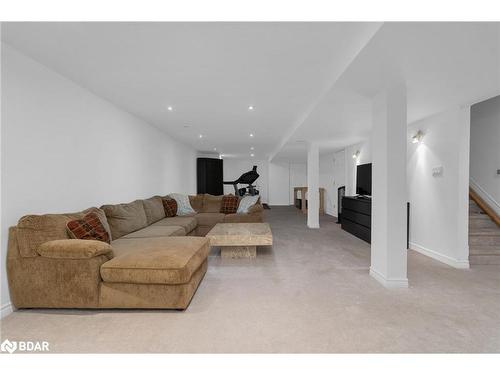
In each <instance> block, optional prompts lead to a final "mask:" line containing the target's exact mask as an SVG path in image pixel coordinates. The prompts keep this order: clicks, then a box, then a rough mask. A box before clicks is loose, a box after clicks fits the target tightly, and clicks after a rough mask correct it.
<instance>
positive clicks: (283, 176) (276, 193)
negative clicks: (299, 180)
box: [269, 162, 290, 206]
mask: <svg viewBox="0 0 500 375" xmlns="http://www.w3.org/2000/svg"><path fill="white" fill-rule="evenodd" d="M289 191H290V163H288V162H272V163H269V204H270V205H274V206H288V205H289V204H290V193H289Z"/></svg>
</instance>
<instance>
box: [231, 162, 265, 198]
mask: <svg viewBox="0 0 500 375" xmlns="http://www.w3.org/2000/svg"><path fill="white" fill-rule="evenodd" d="M268 164H269V163H268V162H267V160H256V159H253V158H251V159H250V158H249V159H224V162H223V173H224V181H234V180H236V179H237V178H238V177H240V176H241V175H242V174H243V173H245V172H248V171H250V170H251V169H252V168H253V166H254V165H256V166H257V173H258V174H259V178H258V179H257V181H255V183H254V185H255V186H256V187H257V189H258V190H259V194H260V196H261V201H262V203H268V202H269V191H268V190H269V177H268V176H269V172H268ZM240 187H243V185H240ZM224 194H234V188H233V185H224Z"/></svg>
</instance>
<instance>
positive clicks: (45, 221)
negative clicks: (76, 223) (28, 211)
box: [16, 212, 85, 257]
mask: <svg viewBox="0 0 500 375" xmlns="http://www.w3.org/2000/svg"><path fill="white" fill-rule="evenodd" d="M84 215H85V214H84V213H83V212H74V213H66V214H45V215H26V216H23V217H22V218H20V219H19V221H18V223H17V231H16V232H17V241H18V247H19V253H20V254H21V256H23V257H36V256H38V253H37V250H38V248H39V247H40V245H41V244H43V243H44V242H47V241H53V240H64V239H69V238H70V236H69V234H68V231H67V229H66V223H67V222H68V221H71V220H74V219H80V218H82V217H83V216H84Z"/></svg>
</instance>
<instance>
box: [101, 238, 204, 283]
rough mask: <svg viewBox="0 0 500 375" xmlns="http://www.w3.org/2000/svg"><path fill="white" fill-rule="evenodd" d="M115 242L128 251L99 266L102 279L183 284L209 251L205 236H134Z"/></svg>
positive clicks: (124, 281) (116, 281) (115, 281)
mask: <svg viewBox="0 0 500 375" xmlns="http://www.w3.org/2000/svg"><path fill="white" fill-rule="evenodd" d="M117 242H119V246H121V247H128V249H129V250H128V251H124V252H123V255H118V256H116V257H115V258H113V259H111V260H110V261H108V262H106V263H104V264H103V265H102V266H101V277H102V279H103V280H104V281H105V282H110V283H135V284H185V283H187V282H189V280H190V279H191V276H192V275H193V273H194V272H195V271H196V270H197V269H198V268H199V267H200V266H201V265H202V264H203V262H204V261H205V260H206V259H207V257H208V251H209V241H208V239H206V238H201V237H157V238H134V239H127V240H123V239H121V240H119V241H117ZM113 246H114V245H113ZM130 249H133V250H130Z"/></svg>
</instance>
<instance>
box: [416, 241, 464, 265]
mask: <svg viewBox="0 0 500 375" xmlns="http://www.w3.org/2000/svg"><path fill="white" fill-rule="evenodd" d="M410 249H411V250H415V251H416V252H418V253H420V254H422V255H425V256H428V257H429V258H432V259H435V260H437V261H439V262H441V263H444V264H447V265H449V266H451V267H453V268H459V269H468V268H470V266H469V261H468V260H459V259H455V258H452V257H450V256H448V255H444V254H441V253H438V252H437V251H434V250H431V249H428V248H426V247H424V246H421V245H419V244H416V243H415V242H410Z"/></svg>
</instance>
